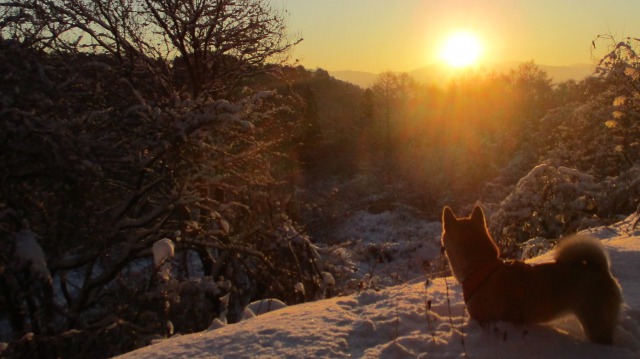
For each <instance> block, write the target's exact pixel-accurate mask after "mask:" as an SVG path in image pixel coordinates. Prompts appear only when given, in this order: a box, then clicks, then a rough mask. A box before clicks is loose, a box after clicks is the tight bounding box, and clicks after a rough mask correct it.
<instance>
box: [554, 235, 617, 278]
mask: <svg viewBox="0 0 640 359" xmlns="http://www.w3.org/2000/svg"><path fill="white" fill-rule="evenodd" d="M555 257H556V262H557V263H561V264H583V265H587V266H590V267H593V268H597V269H599V270H603V271H608V270H609V257H608V256H607V252H606V251H605V249H604V246H603V245H602V244H601V243H600V241H599V240H597V239H596V238H593V237H589V236H586V235H576V236H573V237H569V238H567V239H564V240H562V241H560V243H559V244H558V246H557V247H556V255H555Z"/></svg>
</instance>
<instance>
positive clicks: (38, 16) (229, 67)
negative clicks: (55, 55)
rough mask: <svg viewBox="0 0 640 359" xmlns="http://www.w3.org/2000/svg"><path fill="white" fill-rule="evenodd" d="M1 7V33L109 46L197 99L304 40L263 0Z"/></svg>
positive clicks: (48, 43)
mask: <svg viewBox="0 0 640 359" xmlns="http://www.w3.org/2000/svg"><path fill="white" fill-rule="evenodd" d="M0 11H2V13H4V14H6V16H5V17H4V20H3V21H2V22H1V23H0V31H2V36H3V37H9V38H15V39H17V40H20V41H29V42H31V43H34V42H38V43H39V44H40V46H41V47H43V48H49V49H55V50H60V49H67V50H69V49H74V50H85V51H86V50H89V51H91V52H105V53H108V54H111V55H113V56H115V57H116V58H117V59H118V60H119V61H121V62H122V63H124V64H127V65H128V66H130V67H129V69H130V71H134V70H133V67H134V66H141V65H142V67H143V69H144V70H145V71H151V74H152V76H153V77H154V78H156V79H158V80H161V81H160V82H161V83H162V84H163V85H166V86H167V87H168V90H169V91H171V90H173V89H179V88H181V87H186V88H187V90H189V91H190V92H191V94H192V95H193V97H199V96H201V95H221V94H225V93H226V92H228V91H229V90H230V89H232V88H233V87H234V86H235V85H236V84H237V82H238V81H239V80H240V79H241V78H243V77H244V76H247V75H250V74H255V73H256V72H263V71H266V70H268V69H269V66H267V65H266V64H267V63H268V62H270V63H272V64H282V63H283V62H285V61H287V60H288V56H289V52H290V50H291V49H292V48H293V46H294V45H296V44H297V43H299V42H300V41H301V39H298V38H291V37H290V36H289V34H288V32H287V30H286V21H285V20H286V18H285V15H284V13H283V12H281V11H279V10H277V9H276V8H274V7H273V6H271V5H270V4H268V3H267V2H266V1H264V0H213V1H211V0H64V1H61V0H22V1H20V0H19V1H11V2H3V3H0Z"/></svg>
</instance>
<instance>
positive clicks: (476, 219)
mask: <svg viewBox="0 0 640 359" xmlns="http://www.w3.org/2000/svg"><path fill="white" fill-rule="evenodd" d="M471 221H472V222H473V223H476V224H479V225H482V226H483V227H484V226H486V224H485V221H484V212H483V211H482V208H480V206H476V207H475V208H474V209H473V212H471Z"/></svg>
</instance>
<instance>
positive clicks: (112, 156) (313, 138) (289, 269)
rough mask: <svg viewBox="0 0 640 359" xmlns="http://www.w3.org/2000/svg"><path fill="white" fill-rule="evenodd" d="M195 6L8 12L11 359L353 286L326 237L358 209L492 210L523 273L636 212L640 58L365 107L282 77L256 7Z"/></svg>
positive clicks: (280, 22) (272, 39) (6, 348)
mask: <svg viewBox="0 0 640 359" xmlns="http://www.w3.org/2000/svg"><path fill="white" fill-rule="evenodd" d="M187 3H188V2H184V3H179V4H178V5H175V4H174V2H172V1H153V2H139V4H138V5H139V7H131V6H128V5H127V4H129V3H127V2H113V1H107V0H100V1H85V0H71V1H65V2H41V1H26V2H16V3H6V4H2V5H0V16H1V19H0V78H1V79H2V81H1V82H0V163H1V165H0V289H1V291H0V293H1V294H0V342H2V346H0V353H2V354H1V355H2V356H7V357H43V358H49V357H65V358H67V357H109V356H113V355H116V354H120V353H124V352H127V351H130V350H132V349H135V348H138V347H141V346H145V345H148V344H149V343H151V341H152V340H154V339H158V338H166V337H170V336H173V335H175V334H178V333H191V332H195V331H200V330H203V329H205V328H207V327H208V326H209V325H210V324H211V322H212V320H214V319H215V318H218V319H219V320H223V321H228V322H234V321H237V320H239V318H240V317H241V315H242V312H243V308H244V307H246V306H247V305H248V304H249V303H251V302H252V301H255V300H259V299H263V298H278V299H280V300H281V301H283V302H285V303H287V304H296V303H301V302H307V301H314V300H319V299H323V298H326V297H329V296H332V295H334V294H342V293H348V292H350V291H355V290H358V288H357V287H353V286H351V287H347V286H345V285H344V284H345V283H346V282H347V279H348V278H349V274H348V272H349V268H348V266H345V265H341V264H340V261H339V260H337V259H336V258H337V257H338V256H339V252H340V251H339V250H340V248H344V247H345V246H347V245H349V244H348V243H338V242H337V241H336V240H335V238H337V237H336V236H335V231H336V230H337V229H338V228H340V224H341V223H342V221H344V220H346V219H348V218H349V217H350V216H351V215H352V214H353V213H354V212H356V211H360V210H364V211H369V212H371V213H381V212H384V211H388V210H392V209H394V208H404V209H405V210H406V211H407V213H412V215H415V216H418V217H421V218H423V219H425V220H431V221H436V220H438V214H439V213H440V212H441V209H442V206H443V205H452V206H456V207H458V208H461V207H462V208H470V207H471V206H472V205H474V204H475V203H481V204H483V205H484V206H485V208H486V209H487V211H488V213H489V214H493V218H492V221H491V224H492V231H493V232H494V233H495V235H496V236H497V237H498V238H501V245H503V246H504V248H505V249H507V253H510V252H511V253H513V252H517V251H518V250H519V249H518V248H519V247H518V244H519V243H521V242H523V241H526V240H528V239H530V238H533V237H545V238H557V237H558V236H560V235H562V234H565V233H569V232H572V231H575V230H577V229H583V228H587V227H589V226H591V225H603V224H608V223H612V222H613V221H615V220H616V219H617V216H618V215H622V214H625V215H628V214H629V213H631V212H633V211H635V210H636V208H637V206H638V203H639V200H640V180H639V179H638V178H640V177H639V176H638V175H639V173H638V172H639V171H640V167H639V166H638V158H639V157H638V155H639V154H640V142H638V141H639V140H638V139H639V138H640V133H638V131H639V121H638V116H640V114H639V112H638V107H639V103H638V99H639V98H640V95H639V92H640V85H639V84H640V82H639V81H640V80H639V76H638V71H639V70H638V63H637V57H636V55H635V53H634V49H635V46H636V45H637V43H636V40H633V39H629V40H628V42H622V43H619V44H615V43H613V44H611V43H606V42H602V43H601V44H599V46H605V47H606V46H611V49H610V50H611V53H610V54H609V55H608V56H606V57H605V58H603V59H602V62H601V63H600V64H599V72H598V73H596V74H594V76H593V77H590V78H588V79H585V80H584V81H580V82H576V81H568V82H563V83H559V84H554V83H552V82H551V80H550V79H549V77H548V76H547V74H546V73H544V72H543V71H541V70H540V69H539V68H538V67H537V66H536V65H535V64H534V63H532V62H531V63H524V64H522V65H521V66H520V67H518V68H516V69H513V70H512V71H510V72H507V73H482V72H480V73H478V72H470V73H464V74H461V75H460V76H459V77H457V78H456V79H455V80H453V81H451V82H449V83H446V84H438V85H437V86H436V85H434V84H425V83H418V82H416V81H415V80H414V79H412V78H411V77H410V76H408V75H406V74H396V73H384V74H382V75H380V77H379V78H378V79H377V81H376V82H375V84H374V85H373V86H372V87H371V88H368V89H362V88H359V87H357V86H355V85H352V84H348V83H345V82H342V81H338V80H336V79H334V78H332V77H331V76H330V75H329V73H328V72H327V71H324V70H322V69H305V68H304V67H302V66H299V65H297V64H295V63H294V62H292V61H291V59H289V53H290V50H291V49H292V48H293V47H294V46H295V45H296V44H297V43H298V42H299V41H300V39H298V38H296V37H295V36H292V35H291V34H290V33H288V32H287V29H286V27H285V22H284V18H283V17H282V14H280V13H279V12H278V11H277V10H274V9H272V8H271V7H270V6H268V5H267V4H266V3H264V2H262V1H254V0H242V1H236V2H233V3H228V2H226V1H213V2H197V4H198V6H196V7H193V6H187ZM211 24H216V25H215V26H211ZM532 194H534V195H533V196H532ZM365 240H366V238H365ZM368 250H370V251H371V253H369V256H370V257H373V258H374V259H375V260H376V261H378V260H379V261H392V260H393V253H386V252H384V251H383V250H381V249H380V248H377V247H369V249H368ZM360 289H362V288H360Z"/></svg>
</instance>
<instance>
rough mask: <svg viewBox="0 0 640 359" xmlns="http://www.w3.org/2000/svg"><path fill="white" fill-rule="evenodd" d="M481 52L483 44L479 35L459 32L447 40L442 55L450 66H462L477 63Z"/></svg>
mask: <svg viewBox="0 0 640 359" xmlns="http://www.w3.org/2000/svg"><path fill="white" fill-rule="evenodd" d="M481 53H482V46H481V43H480V40H479V39H478V37H477V36H475V35H474V34H472V33H468V32H458V33H455V34H453V35H451V36H450V37H449V38H448V39H447V40H446V41H445V43H444V46H443V47H442V50H441V52H440V57H441V59H442V60H443V61H444V62H445V63H447V64H448V65H449V66H452V67H455V68H460V67H467V66H470V65H474V64H476V63H477V62H478V60H479V59H480V55H481Z"/></svg>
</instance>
